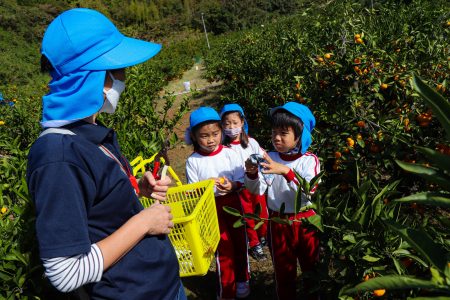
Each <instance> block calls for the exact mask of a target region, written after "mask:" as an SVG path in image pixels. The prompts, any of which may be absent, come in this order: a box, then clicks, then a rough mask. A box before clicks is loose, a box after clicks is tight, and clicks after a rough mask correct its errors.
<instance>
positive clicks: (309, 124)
mask: <svg viewBox="0 0 450 300" xmlns="http://www.w3.org/2000/svg"><path fill="white" fill-rule="evenodd" d="M278 110H285V111H287V112H289V113H291V114H293V115H294V116H296V117H297V118H299V119H300V120H301V121H302V122H303V131H302V136H301V139H300V142H301V153H302V154H305V153H306V151H307V150H308V148H309V146H310V145H311V142H312V138H311V131H312V130H313V129H314V126H316V119H315V118H314V115H313V114H312V112H311V110H310V109H309V108H308V107H307V106H305V105H303V104H300V103H297V102H287V103H286V104H284V105H282V106H277V107H275V108H272V109H271V110H270V115H271V116H273V114H274V113H275V112H277V111H278Z"/></svg>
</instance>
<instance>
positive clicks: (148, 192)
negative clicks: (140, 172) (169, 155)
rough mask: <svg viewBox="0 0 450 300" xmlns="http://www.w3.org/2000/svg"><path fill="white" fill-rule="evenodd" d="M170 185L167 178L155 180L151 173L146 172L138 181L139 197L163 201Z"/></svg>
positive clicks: (170, 181)
mask: <svg viewBox="0 0 450 300" xmlns="http://www.w3.org/2000/svg"><path fill="white" fill-rule="evenodd" d="M171 183H172V180H170V178H169V177H168V176H164V178H162V179H161V180H156V179H155V178H154V177H153V175H152V173H151V172H149V171H147V172H145V173H144V176H143V177H142V178H141V179H140V180H139V196H144V197H147V198H154V199H156V200H159V201H165V200H166V193H167V190H168V189H169V186H170V184H171Z"/></svg>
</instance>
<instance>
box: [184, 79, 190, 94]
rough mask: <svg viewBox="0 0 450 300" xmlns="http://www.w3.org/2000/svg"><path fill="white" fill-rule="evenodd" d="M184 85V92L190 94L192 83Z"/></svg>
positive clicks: (187, 82) (186, 82) (188, 82)
mask: <svg viewBox="0 0 450 300" xmlns="http://www.w3.org/2000/svg"><path fill="white" fill-rule="evenodd" d="M183 85H184V90H185V91H186V92H190V91H191V82H190V81H185V82H183Z"/></svg>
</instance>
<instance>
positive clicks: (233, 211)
mask: <svg viewBox="0 0 450 300" xmlns="http://www.w3.org/2000/svg"><path fill="white" fill-rule="evenodd" d="M223 210H224V211H225V212H227V213H229V214H230V215H233V216H236V217H242V215H241V212H240V211H239V210H237V209H236V208H233V207H229V206H224V207H223Z"/></svg>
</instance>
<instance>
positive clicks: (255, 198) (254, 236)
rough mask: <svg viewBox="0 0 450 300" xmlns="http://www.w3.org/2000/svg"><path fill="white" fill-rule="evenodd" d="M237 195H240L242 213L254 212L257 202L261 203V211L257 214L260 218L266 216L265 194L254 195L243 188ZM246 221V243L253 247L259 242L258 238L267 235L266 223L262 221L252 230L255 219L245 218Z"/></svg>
mask: <svg viewBox="0 0 450 300" xmlns="http://www.w3.org/2000/svg"><path fill="white" fill-rule="evenodd" d="M239 196H240V197H241V203H242V209H243V210H244V213H246V214H248V213H254V212H255V207H256V205H257V204H258V203H259V204H260V205H261V213H260V214H259V216H260V217H261V218H267V217H268V216H269V214H268V212H267V204H266V196H265V195H255V194H252V193H250V192H249V191H248V190H247V189H243V190H242V191H241V192H240V193H239ZM245 221H246V222H247V227H246V229H247V237H248V245H249V247H250V248H253V247H255V246H256V245H258V244H259V238H261V237H264V238H265V237H266V235H267V223H264V224H263V225H262V226H261V227H259V228H258V230H254V229H253V228H254V227H255V225H256V224H255V220H253V219H246V220H245Z"/></svg>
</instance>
